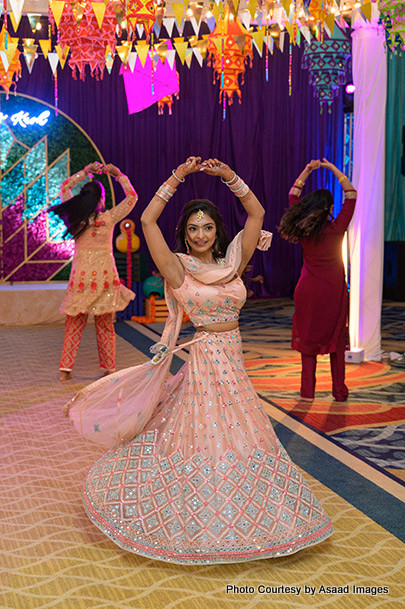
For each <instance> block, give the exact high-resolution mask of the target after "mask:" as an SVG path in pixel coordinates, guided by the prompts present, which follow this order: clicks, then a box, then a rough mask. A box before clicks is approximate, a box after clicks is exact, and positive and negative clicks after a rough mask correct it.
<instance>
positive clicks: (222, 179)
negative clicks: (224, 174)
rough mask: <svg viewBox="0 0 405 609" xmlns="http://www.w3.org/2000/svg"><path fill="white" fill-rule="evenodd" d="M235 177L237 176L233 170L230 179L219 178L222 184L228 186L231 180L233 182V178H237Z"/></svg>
mask: <svg viewBox="0 0 405 609" xmlns="http://www.w3.org/2000/svg"><path fill="white" fill-rule="evenodd" d="M237 177H238V176H237V175H236V173H235V172H233V176H232V177H231V179H230V180H228V181H226V180H224V178H221V182H222V183H223V184H226V185H227V186H229V185H230V184H231V182H233V181H234V179H235V178H237Z"/></svg>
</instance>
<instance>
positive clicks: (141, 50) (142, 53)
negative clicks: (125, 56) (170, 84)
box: [135, 41, 149, 68]
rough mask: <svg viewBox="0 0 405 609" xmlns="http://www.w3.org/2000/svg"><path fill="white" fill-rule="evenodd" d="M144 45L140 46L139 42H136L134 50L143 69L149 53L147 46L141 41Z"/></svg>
mask: <svg viewBox="0 0 405 609" xmlns="http://www.w3.org/2000/svg"><path fill="white" fill-rule="evenodd" d="M143 42H144V44H141V41H139V42H138V44H136V45H135V48H136V52H137V53H138V57H139V61H140V62H141V64H142V67H143V68H144V67H145V62H146V58H147V57H148V53H149V45H148V44H146V42H145V41H143Z"/></svg>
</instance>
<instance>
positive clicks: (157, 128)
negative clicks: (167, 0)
mask: <svg viewBox="0 0 405 609" xmlns="http://www.w3.org/2000/svg"><path fill="white" fill-rule="evenodd" d="M286 46H287V45H286ZM301 55H302V49H300V48H299V47H295V48H294V49H293V61H292V95H291V96H289V92H288V60H289V55H288V47H287V50H286V51H285V52H284V53H281V52H280V51H279V50H275V52H274V55H273V56H271V57H270V58H269V80H268V82H266V79H265V63H264V58H263V59H261V58H260V57H259V56H258V55H257V53H256V52H255V57H254V61H253V67H252V68H249V67H247V68H246V73H245V83H244V85H243V86H242V103H241V104H239V103H238V102H237V100H235V102H234V103H233V104H232V105H231V106H230V107H227V110H226V119H225V120H223V119H222V107H221V105H220V104H219V103H218V94H219V88H218V83H216V84H215V85H214V84H213V70H212V68H211V67H208V66H206V65H204V67H203V68H201V67H200V66H199V65H198V63H197V61H196V60H195V59H193V62H192V66H191V69H188V68H187V67H186V66H182V65H181V63H180V61H179V60H178V58H176V62H177V69H178V72H179V75H180V99H179V101H176V102H175V103H174V106H173V114H172V116H169V114H168V113H167V112H165V115H164V116H158V113H157V106H156V105H154V106H152V107H150V108H148V109H146V110H144V111H142V112H140V113H137V114H132V115H129V114H128V109H127V102H126V98H125V91H124V83H123V78H122V76H120V75H119V68H120V65H119V63H120V62H119V61H118V60H116V61H115V63H114V67H113V71H112V73H111V75H109V74H108V73H105V76H104V79H103V80H102V81H96V80H95V79H93V78H91V77H90V76H87V77H86V80H85V82H83V81H79V80H74V79H73V78H72V76H71V70H70V68H69V66H68V64H66V66H65V68H64V70H60V69H59V71H58V87H59V108H60V109H61V110H62V111H63V112H65V113H66V114H67V115H69V116H70V117H71V118H72V119H73V120H75V121H76V122H77V123H78V124H79V125H80V126H81V127H82V128H83V129H84V130H85V131H86V132H87V133H88V134H89V136H90V137H91V138H92V139H93V140H94V142H95V144H96V145H97V146H98V148H99V149H100V151H101V153H102V155H103V156H104V158H105V159H106V161H107V162H112V163H114V164H116V165H117V166H119V167H120V169H121V170H122V171H123V172H124V173H126V174H128V176H129V177H130V179H131V180H132V182H133V184H134V185H135V188H136V190H137V191H138V194H139V202H138V204H137V206H136V208H135V210H134V211H133V212H132V217H133V220H134V221H135V222H136V224H137V227H136V228H137V233H138V234H139V235H140V236H141V229H140V223H139V217H140V215H141V213H142V210H143V209H144V208H145V206H146V205H147V203H148V201H149V200H150V198H151V197H152V195H153V194H154V192H155V191H156V189H157V188H158V186H159V185H160V184H161V183H162V182H163V181H164V180H165V179H166V178H167V177H168V176H169V175H170V173H171V171H172V169H173V168H175V167H176V166H177V165H178V164H179V163H181V162H183V161H184V160H185V159H186V158H187V157H188V156H189V155H201V156H202V157H203V158H209V157H217V158H219V159H221V160H222V161H224V162H226V163H228V164H229V165H230V166H231V167H232V169H234V170H235V171H236V172H237V173H238V174H239V175H240V176H241V177H242V178H243V179H244V180H245V181H246V182H247V183H248V184H249V186H250V187H251V188H252V190H253V191H254V192H255V194H256V195H257V197H258V198H259V200H260V201H261V202H262V204H263V205H264V207H265V209H266V217H265V222H264V228H266V229H267V230H271V231H272V232H273V233H274V237H273V245H272V247H271V249H270V251H269V252H267V253H264V254H263V253H256V254H255V256H254V259H253V264H254V268H253V271H252V273H251V275H252V276H255V275H258V274H260V275H263V276H264V283H263V285H261V284H258V283H256V284H254V285H252V286H251V287H252V289H253V290H254V292H255V296H257V297H265V296H272V297H276V296H291V294H292V291H293V289H294V286H295V283H296V281H297V279H298V276H299V272H300V268H301V263H302V255H301V248H300V246H293V245H290V244H288V243H287V242H285V241H283V240H282V239H281V238H280V237H279V235H278V233H277V229H276V226H277V225H278V223H279V220H280V218H281V216H282V214H283V211H284V210H285V208H286V206H287V203H288V191H289V188H290V186H291V184H292V182H293V181H294V179H295V177H296V176H297V175H298V174H299V172H300V171H301V170H302V169H303V167H304V166H305V164H306V163H307V162H308V161H309V160H310V159H312V158H320V157H323V156H325V157H327V158H328V159H329V160H331V161H333V162H335V163H336V164H337V165H338V166H341V160H342V149H343V147H342V143H343V142H342V140H343V105H342V99H341V96H340V97H339V98H338V100H337V101H336V103H335V104H334V107H333V110H332V112H331V113H327V112H326V111H325V112H324V113H323V114H320V109H319V104H318V103H317V101H316V100H315V98H314V97H313V90H312V87H311V86H310V85H309V83H308V72H307V70H302V69H301ZM22 63H23V76H22V78H21V80H20V81H19V82H18V88H17V90H18V92H19V93H25V94H27V95H31V96H34V97H37V98H39V99H41V100H43V101H46V102H48V103H51V104H53V103H54V84H53V78H52V74H51V70H50V67H49V64H48V62H47V61H45V60H44V58H43V57H41V58H39V59H38V60H37V61H36V62H35V65H34V67H33V70H32V74H31V75H29V74H28V72H27V70H26V67H25V62H24V61H23V62H22ZM90 161H92V159H89V162H90ZM321 185H323V186H324V187H328V188H330V189H331V190H332V192H333V193H334V194H336V197H337V199H338V198H339V196H340V190H339V189H338V188H336V193H335V192H334V190H335V186H336V185H335V184H334V182H333V181H332V180H331V179H330V175H327V174H325V173H324V170H321V171H319V172H316V174H313V177H311V179H310V180H309V181H308V185H307V187H308V188H309V189H313V188H317V187H320V186H321ZM116 195H117V198H118V200H119V198H120V197H121V196H122V194H121V192H120V190H119V187H118V188H117V190H116ZM197 197H200V198H208V199H211V200H212V201H214V202H215V203H216V204H217V205H218V206H219V208H220V209H221V211H222V212H223V215H224V217H225V221H226V224H227V226H228V228H229V234H230V236H233V235H234V234H235V233H236V232H237V231H238V230H240V229H241V228H242V227H243V224H244V218H245V214H244V210H243V208H242V205H241V204H240V202H239V201H238V200H237V199H236V198H235V197H234V196H233V195H232V194H231V193H230V191H229V190H228V188H227V187H226V186H225V185H224V184H222V183H221V182H220V180H219V179H218V178H212V177H209V176H206V175H194V176H190V177H189V178H188V179H187V181H186V183H185V184H181V185H180V187H179V189H178V191H177V194H176V195H175V196H174V197H173V199H172V200H171V201H170V203H169V204H168V205H167V206H166V209H165V211H164V212H163V214H162V216H161V220H160V225H161V227H162V229H163V232H164V234H165V235H166V237H167V239H168V242H169V244H170V245H173V235H174V230H175V226H176V223H177V220H178V217H179V214H180V211H181V208H182V206H183V204H184V203H186V202H187V201H188V200H190V199H192V198H197ZM141 243H142V245H141V251H146V247H145V243H144V241H143V239H141Z"/></svg>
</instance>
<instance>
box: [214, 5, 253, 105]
mask: <svg viewBox="0 0 405 609" xmlns="http://www.w3.org/2000/svg"><path fill="white" fill-rule="evenodd" d="M208 52H209V56H210V60H211V65H212V67H213V68H214V71H215V74H214V82H215V79H219V80H220V95H219V97H220V101H221V99H222V100H223V101H225V96H226V97H227V100H228V104H232V102H233V95H234V93H236V94H237V96H238V97H239V102H240V101H241V97H242V94H241V91H240V85H239V75H240V74H242V82H241V85H243V75H244V73H245V62H246V61H247V60H248V58H250V66H251V65H252V56H253V51H252V36H251V35H250V34H249V32H248V31H247V29H245V28H244V27H243V25H242V24H241V22H240V21H239V19H238V18H235V17H234V15H233V14H232V11H231V10H230V8H229V6H226V7H225V11H224V13H223V15H222V16H221V17H220V18H219V20H218V21H217V25H216V27H215V29H214V30H213V31H212V32H211V34H210V35H209V37H208Z"/></svg>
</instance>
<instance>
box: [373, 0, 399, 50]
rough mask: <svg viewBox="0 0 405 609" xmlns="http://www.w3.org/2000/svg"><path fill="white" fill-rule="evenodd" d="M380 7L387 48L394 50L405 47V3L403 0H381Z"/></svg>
mask: <svg viewBox="0 0 405 609" xmlns="http://www.w3.org/2000/svg"><path fill="white" fill-rule="evenodd" d="M378 8H379V10H380V22H381V23H382V24H383V26H384V29H385V36H386V44H387V48H388V49H389V50H390V51H393V52H396V51H397V50H399V49H401V48H402V49H405V3H404V2H403V1H401V0H380V2H379V6H378Z"/></svg>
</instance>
